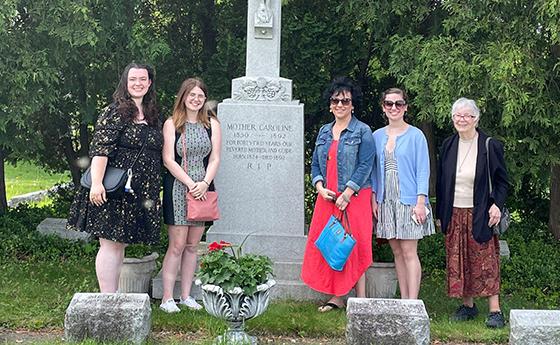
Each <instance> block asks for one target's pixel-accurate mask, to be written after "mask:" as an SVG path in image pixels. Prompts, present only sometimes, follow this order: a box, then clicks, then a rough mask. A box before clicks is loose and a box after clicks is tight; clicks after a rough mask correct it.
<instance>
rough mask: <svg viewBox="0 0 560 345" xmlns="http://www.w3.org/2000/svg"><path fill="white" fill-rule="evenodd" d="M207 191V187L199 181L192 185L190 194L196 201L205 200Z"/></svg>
mask: <svg viewBox="0 0 560 345" xmlns="http://www.w3.org/2000/svg"><path fill="white" fill-rule="evenodd" d="M207 191H208V185H207V184H206V183H205V182H204V181H201V182H196V183H195V184H194V188H193V189H191V191H190V193H191V194H192V196H194V198H195V199H196V200H205V199H206V192H207Z"/></svg>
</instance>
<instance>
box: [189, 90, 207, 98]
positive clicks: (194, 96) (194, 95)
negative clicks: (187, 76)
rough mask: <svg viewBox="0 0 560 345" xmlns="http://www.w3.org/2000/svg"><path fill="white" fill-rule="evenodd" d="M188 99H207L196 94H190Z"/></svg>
mask: <svg viewBox="0 0 560 345" xmlns="http://www.w3.org/2000/svg"><path fill="white" fill-rule="evenodd" d="M188 97H189V98H190V99H206V96H204V95H199V94H196V93H193V92H191V93H189V94H188Z"/></svg>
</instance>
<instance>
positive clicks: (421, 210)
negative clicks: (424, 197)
mask: <svg viewBox="0 0 560 345" xmlns="http://www.w3.org/2000/svg"><path fill="white" fill-rule="evenodd" d="M412 212H413V213H414V214H415V215H416V220H417V221H418V224H424V222H426V205H424V204H416V206H415V207H414V208H413V209H412Z"/></svg>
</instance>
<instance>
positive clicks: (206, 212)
mask: <svg viewBox="0 0 560 345" xmlns="http://www.w3.org/2000/svg"><path fill="white" fill-rule="evenodd" d="M186 141H187V134H186V132H185V133H184V137H183V169H184V170H185V172H186V173H187V174H188V170H187V147H186V145H185V142H186ZM219 218H220V210H219V209H218V193H217V192H215V191H207V192H206V200H197V199H195V198H194V196H193V195H192V194H191V193H189V192H188V191H187V220H189V221H200V222H211V221H214V220H217V219H219Z"/></svg>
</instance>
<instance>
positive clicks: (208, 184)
mask: <svg viewBox="0 0 560 345" xmlns="http://www.w3.org/2000/svg"><path fill="white" fill-rule="evenodd" d="M202 182H204V183H206V185H207V186H208V187H210V183H208V182H206V180H204V179H203V180H202Z"/></svg>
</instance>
